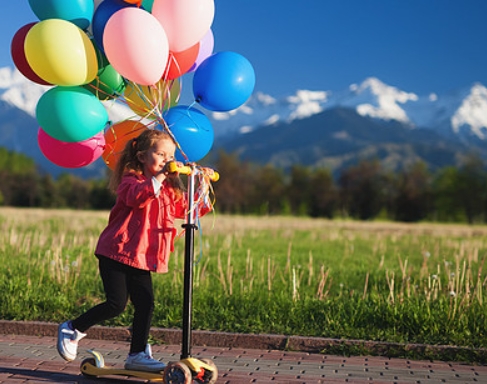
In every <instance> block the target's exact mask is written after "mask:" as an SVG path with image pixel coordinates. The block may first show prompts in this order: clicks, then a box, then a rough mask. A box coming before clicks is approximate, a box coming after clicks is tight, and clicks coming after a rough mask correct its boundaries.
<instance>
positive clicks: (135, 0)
mask: <svg viewBox="0 0 487 384" xmlns="http://www.w3.org/2000/svg"><path fill="white" fill-rule="evenodd" d="M125 2H126V3H129V4H135V5H137V7H140V6H141V5H142V0H125Z"/></svg>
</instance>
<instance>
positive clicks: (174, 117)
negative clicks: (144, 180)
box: [164, 106, 214, 162]
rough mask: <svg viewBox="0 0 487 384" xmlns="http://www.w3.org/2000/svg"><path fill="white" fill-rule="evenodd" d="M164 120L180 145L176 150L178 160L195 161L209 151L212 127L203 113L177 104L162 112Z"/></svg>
mask: <svg viewBox="0 0 487 384" xmlns="http://www.w3.org/2000/svg"><path fill="white" fill-rule="evenodd" d="M164 120H165V122H166V124H167V125H168V127H169V130H170V131H171V132H172V134H173V135H174V137H175V138H176V141H177V142H178V144H179V146H180V147H181V149H179V148H178V149H177V150H176V159H177V160H178V161H183V162H184V161H186V160H187V161H190V162H196V161H199V160H201V159H202V158H203V157H205V156H206V154H207V153H208V152H209V151H210V149H211V147H212V145H213V138H214V134H213V127H212V125H211V122H210V120H209V119H208V118H207V117H206V116H205V115H204V113H202V112H201V111H199V110H197V109H196V108H192V107H189V106H177V107H173V108H170V109H169V110H168V111H167V112H166V113H165V114H164ZM184 155H186V157H187V159H186V157H185V156H184Z"/></svg>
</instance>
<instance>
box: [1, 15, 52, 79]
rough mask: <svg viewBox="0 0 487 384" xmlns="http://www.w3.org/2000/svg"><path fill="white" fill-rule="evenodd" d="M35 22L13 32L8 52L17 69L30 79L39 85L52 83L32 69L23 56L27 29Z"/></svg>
mask: <svg viewBox="0 0 487 384" xmlns="http://www.w3.org/2000/svg"><path fill="white" fill-rule="evenodd" d="M36 24H37V22H35V23H30V24H26V25H24V26H23V27H22V28H20V29H19V30H18V31H17V32H16V33H15V35H14V37H13V38H12V43H11V45H10V53H11V55H12V59H13V61H14V64H15V66H16V67H17V69H18V70H19V71H20V73H22V74H23V75H24V76H25V77H27V78H28V79H29V80H30V81H33V82H34V83H37V84H41V85H52V84H51V83H48V82H47V81H45V80H43V79H41V78H40V77H39V76H38V75H37V74H36V73H35V72H34V71H33V69H32V68H31V67H30V65H29V63H28V62H27V58H26V57H25V50H24V42H25V36H27V33H28V32H29V30H30V29H31V28H32V27H33V26H34V25H36Z"/></svg>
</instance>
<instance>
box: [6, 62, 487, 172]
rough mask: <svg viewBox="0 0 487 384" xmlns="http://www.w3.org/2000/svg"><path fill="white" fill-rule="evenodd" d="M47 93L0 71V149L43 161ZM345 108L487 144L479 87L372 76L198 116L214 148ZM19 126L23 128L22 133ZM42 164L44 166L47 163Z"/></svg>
mask: <svg viewBox="0 0 487 384" xmlns="http://www.w3.org/2000/svg"><path fill="white" fill-rule="evenodd" d="M48 89H49V87H46V86H42V85H38V84H35V83H33V82H31V81H29V80H27V79H26V78H25V77H24V76H23V75H22V74H21V73H20V72H19V71H18V70H17V69H12V68H9V67H5V68H0V112H1V117H2V120H3V121H0V146H4V147H7V148H9V149H14V150H16V151H20V152H25V153H27V154H29V155H31V156H33V157H34V158H36V157H37V156H38V155H40V156H42V154H40V151H38V150H36V151H33V146H37V140H36V134H37V129H38V125H37V122H36V120H35V109H36V105H37V102H38V100H39V98H40V96H41V95H42V94H43V93H44V92H45V91H46V90H48ZM104 104H105V106H106V108H107V111H108V114H109V118H110V120H111V121H112V122H114V123H115V122H117V121H120V120H123V119H126V118H130V117H132V118H136V119H138V118H139V117H138V116H137V115H135V114H134V113H133V112H132V111H131V110H130V109H129V108H128V107H127V106H126V105H124V104H120V103H114V102H113V101H110V102H104ZM196 107H198V105H196ZM343 108H345V109H348V110H353V111H354V113H356V114H358V115H359V116H362V117H364V118H370V119H371V120H376V121H381V122H397V123H398V124H401V126H403V127H407V129H409V130H421V129H427V130H430V131H433V132H435V134H438V135H440V136H441V137H443V138H445V139H448V140H450V141H454V142H455V141H457V142H458V143H462V145H468V144H469V143H472V142H474V143H477V144H478V143H482V142H483V141H485V140H487V88H486V87H485V86H484V85H482V84H480V83H476V84H473V85H470V86H466V87H465V88H464V89H459V90H456V91H452V92H450V93H448V94H444V95H440V94H430V95H418V94H416V93H414V92H408V91H403V90H400V89H398V88H396V87H394V86H391V85H387V84H384V83H383V82H382V81H380V80H379V79H377V78H374V77H370V78H367V79H365V80H364V81H363V82H362V83H360V84H351V85H350V86H349V87H348V89H344V90H338V91H332V90H322V91H310V90H298V91H296V93H295V94H293V95H289V96H287V97H283V98H280V99H277V98H274V97H272V96H271V95H267V94H263V93H260V92H256V93H255V94H254V95H252V97H251V98H250V99H249V100H248V101H247V102H246V103H245V104H244V105H243V106H241V107H240V108H238V109H236V110H233V111H230V112H210V111H205V110H203V109H202V111H203V112H204V113H205V114H206V115H207V116H208V117H209V118H210V120H211V121H212V125H213V128H214V132H215V146H221V143H223V142H225V141H228V140H229V139H235V138H237V137H241V136H240V135H245V134H249V133H251V132H255V131H257V130H265V129H269V128H271V127H275V126H277V125H279V126H282V125H283V124H284V125H285V124H300V122H302V125H303V127H304V126H307V127H309V126H310V125H309V124H305V122H307V121H308V120H309V119H311V118H312V117H314V116H317V115H320V114H322V113H323V112H325V111H327V110H333V109H343ZM16 111H17V112H16ZM19 114H20V115H19ZM19 116H20V117H19ZM19 121H21V122H22V125H23V126H22V127H21V128H19V127H18V125H19ZM309 129H319V128H309ZM340 134H342V135H343V134H345V133H343V132H342V133H340ZM371 136H373V135H371ZM349 139H350V140H353V139H354V138H353V137H349ZM34 152H35V153H34ZM36 160H37V159H36ZM43 161H44V163H45V161H46V159H43Z"/></svg>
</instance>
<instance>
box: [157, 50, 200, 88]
mask: <svg viewBox="0 0 487 384" xmlns="http://www.w3.org/2000/svg"><path fill="white" fill-rule="evenodd" d="M199 52H200V43H199V42H198V43H196V44H195V45H193V46H192V47H190V48H188V49H186V50H184V51H181V52H172V51H169V59H168V60H167V66H166V70H165V71H164V74H163V75H162V78H163V79H164V80H173V79H176V78H178V77H179V76H182V75H184V74H185V73H187V72H188V71H189V70H190V69H191V67H192V66H193V64H194V62H195V61H196V59H197V58H198V53H199Z"/></svg>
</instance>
